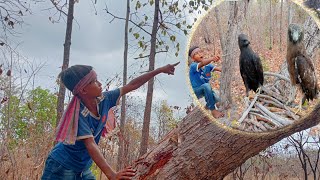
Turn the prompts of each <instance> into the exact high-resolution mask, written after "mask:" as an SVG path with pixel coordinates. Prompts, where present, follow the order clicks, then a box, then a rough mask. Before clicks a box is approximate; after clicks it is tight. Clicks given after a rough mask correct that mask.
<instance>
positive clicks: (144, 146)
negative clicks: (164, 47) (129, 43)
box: [140, 0, 159, 156]
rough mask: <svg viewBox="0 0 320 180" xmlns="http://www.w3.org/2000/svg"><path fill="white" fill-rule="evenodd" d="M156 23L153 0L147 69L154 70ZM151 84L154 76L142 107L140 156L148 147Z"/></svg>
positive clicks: (156, 13) (157, 10)
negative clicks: (143, 107)
mask: <svg viewBox="0 0 320 180" xmlns="http://www.w3.org/2000/svg"><path fill="white" fill-rule="evenodd" d="M158 23H159V0H155V3H154V19H153V25H152V33H151V47H150V57H149V71H153V70H154V64H155V56H156V36H157V30H158ZM153 84H154V78H151V79H150V80H149V81H148V90H147V98H146V106H145V109H144V116H143V126H142V137H141V145H140V156H141V155H143V154H145V153H146V152H147V149H148V139H149V127H150V118H151V106H152V96H153Z"/></svg>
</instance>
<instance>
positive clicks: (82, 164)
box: [50, 89, 120, 172]
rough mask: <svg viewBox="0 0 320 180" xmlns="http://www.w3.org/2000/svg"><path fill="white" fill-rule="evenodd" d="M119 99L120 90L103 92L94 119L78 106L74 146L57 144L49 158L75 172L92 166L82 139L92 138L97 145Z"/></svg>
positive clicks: (83, 108)
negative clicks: (109, 112) (111, 110)
mask: <svg viewBox="0 0 320 180" xmlns="http://www.w3.org/2000/svg"><path fill="white" fill-rule="evenodd" d="M119 97H120V89H116V90H113V91H107V92H103V94H102V96H101V97H99V98H98V101H97V102H98V105H97V108H98V114H99V117H96V116H95V115H94V114H92V113H91V112H90V111H89V110H88V108H86V107H85V106H84V105H83V104H82V103H81V104H80V111H79V122H78V133H77V140H76V142H75V144H74V145H67V144H63V143H62V142H59V143H58V144H56V146H55V147H54V148H53V150H52V151H51V153H50V156H51V157H52V158H53V159H54V160H56V161H58V162H59V163H60V164H61V165H62V166H64V167H65V168H67V169H70V170H73V171H75V172H82V171H83V170H86V169H88V168H89V167H90V166H91V164H92V159H91V157H90V155H89V153H88V151H87V148H86V146H85V144H84V142H83V141H81V140H82V139H86V138H89V137H94V140H95V142H96V143H97V144H98V143H99V140H100V137H101V134H102V130H103V128H104V126H105V124H106V120H107V118H108V111H109V109H110V108H112V107H113V106H115V105H116V103H117V101H118V99H119Z"/></svg>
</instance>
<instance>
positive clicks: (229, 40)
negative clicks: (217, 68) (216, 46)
mask: <svg viewBox="0 0 320 180" xmlns="http://www.w3.org/2000/svg"><path fill="white" fill-rule="evenodd" d="M229 3H230V4H229V20H228V32H227V34H226V36H225V37H223V35H222V32H221V31H220V30H219V31H220V32H219V36H220V42H221V48H222V52H223V56H224V57H223V62H222V73H221V80H220V96H221V101H222V104H223V105H224V106H226V105H227V104H231V103H232V95H231V81H232V78H233V74H234V73H233V72H234V68H235V64H236V63H237V61H236V59H237V58H236V50H237V49H238V46H237V45H238V43H237V42H238V39H237V36H238V32H239V24H240V23H241V22H242V21H243V19H244V15H245V13H244V12H246V8H247V3H248V2H247V1H239V2H229ZM241 11H242V12H241ZM216 12H217V9H216ZM216 17H217V23H219V17H218V15H217V16H216Z"/></svg>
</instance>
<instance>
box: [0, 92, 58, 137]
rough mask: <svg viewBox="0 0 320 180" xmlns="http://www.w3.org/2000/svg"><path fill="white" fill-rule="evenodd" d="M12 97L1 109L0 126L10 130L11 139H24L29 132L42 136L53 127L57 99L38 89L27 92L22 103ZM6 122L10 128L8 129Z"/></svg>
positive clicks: (15, 97)
mask: <svg viewBox="0 0 320 180" xmlns="http://www.w3.org/2000/svg"><path fill="white" fill-rule="evenodd" d="M19 98H20V97H19V96H16V95H12V96H11V97H10V98H9V99H10V100H9V101H8V103H7V104H5V105H4V106H2V107H1V109H0V112H1V114H2V121H1V122H0V123H1V126H3V127H7V128H10V129H11V132H12V133H13V134H12V137H13V138H17V139H26V138H28V137H29V136H30V134H31V132H33V133H36V134H38V135H43V134H44V133H45V132H47V131H48V130H52V129H53V128H54V126H55V119H56V104H57V97H56V96H55V95H54V94H52V93H50V91H49V90H46V89H41V88H40V87H38V88H36V89H34V90H32V91H29V92H28V93H27V97H26V98H25V99H24V101H20V99H19ZM8 121H10V122H9V124H10V127H8V124H7V123H8Z"/></svg>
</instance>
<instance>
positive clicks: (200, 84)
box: [189, 46, 224, 118]
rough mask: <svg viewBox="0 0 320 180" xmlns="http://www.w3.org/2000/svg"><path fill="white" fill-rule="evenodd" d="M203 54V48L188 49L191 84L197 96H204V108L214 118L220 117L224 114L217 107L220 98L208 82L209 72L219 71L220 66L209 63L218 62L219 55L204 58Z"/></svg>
mask: <svg viewBox="0 0 320 180" xmlns="http://www.w3.org/2000/svg"><path fill="white" fill-rule="evenodd" d="M203 55H204V54H203V50H201V49H200V48H199V47H198V46H194V47H191V48H190V49H189V57H190V58H191V60H192V62H191V64H190V71H189V78H190V82H191V86H192V89H193V91H194V93H195V95H196V96H197V98H202V97H204V98H205V101H206V106H205V107H206V109H209V110H211V114H212V116H213V117H215V118H221V117H224V114H223V113H222V112H220V111H219V110H218V109H217V103H218V102H219V101H220V98H219V97H218V96H217V94H216V93H215V92H214V90H213V89H212V87H211V85H210V83H209V81H210V79H211V72H213V71H219V72H221V69H220V68H218V67H216V66H214V65H213V64H212V63H211V62H218V61H219V60H220V57H219V56H215V57H212V58H209V59H204V58H203Z"/></svg>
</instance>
